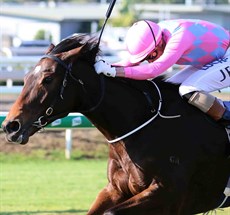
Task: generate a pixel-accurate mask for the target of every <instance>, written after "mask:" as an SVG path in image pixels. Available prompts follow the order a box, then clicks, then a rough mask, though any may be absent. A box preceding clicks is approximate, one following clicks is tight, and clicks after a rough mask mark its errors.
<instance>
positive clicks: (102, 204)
mask: <svg viewBox="0 0 230 215" xmlns="http://www.w3.org/2000/svg"><path fill="white" fill-rule="evenodd" d="M122 200H123V197H122V195H121V193H119V192H118V191H117V190H115V189H114V188H113V187H112V186H111V185H110V184H108V186H106V187H105V188H104V189H103V190H102V191H101V192H100V193H99V194H98V195H97V198H96V200H95V201H94V202H93V204H92V206H91V207H90V209H89V211H88V213H87V215H102V214H104V212H105V211H106V210H108V209H109V208H111V207H113V206H114V205H116V204H118V203H119V202H121V201H122Z"/></svg>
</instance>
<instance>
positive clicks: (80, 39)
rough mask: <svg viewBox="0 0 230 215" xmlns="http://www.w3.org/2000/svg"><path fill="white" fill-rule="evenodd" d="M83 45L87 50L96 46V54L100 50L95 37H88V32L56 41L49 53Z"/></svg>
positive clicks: (57, 52)
mask: <svg viewBox="0 0 230 215" xmlns="http://www.w3.org/2000/svg"><path fill="white" fill-rule="evenodd" d="M83 45H84V47H85V50H87V51H89V52H90V51H91V50H92V49H94V48H97V54H98V53H99V51H100V50H99V47H98V39H97V37H90V35H88V34H76V35H75V34H74V35H72V36H70V37H67V38H66V39H64V40H62V41H61V42H60V43H58V44H57V45H56V46H55V47H54V49H53V50H52V51H51V53H50V54H59V53H62V52H66V51H69V50H72V49H74V48H77V47H80V46H83Z"/></svg>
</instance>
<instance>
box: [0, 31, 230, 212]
mask: <svg viewBox="0 0 230 215" xmlns="http://www.w3.org/2000/svg"><path fill="white" fill-rule="evenodd" d="M99 55H100V50H99V47H98V44H97V39H96V38H93V37H90V38H88V36H87V35H78V36H72V37H70V38H67V39H65V40H63V41H61V42H60V43H59V44H58V45H56V46H54V45H53V44H51V45H50V47H49V49H48V50H47V52H46V54H45V55H44V56H43V57H42V58H41V59H40V61H39V62H38V63H37V65H36V66H35V67H34V69H33V70H32V71H30V72H29V73H28V74H27V75H26V76H25V79H24V82H25V84H24V87H23V90H22V92H21V94H20V95H19V97H18V98H17V100H16V101H15V103H14V104H13V106H12V108H11V110H10V111H9V113H8V115H7V117H6V119H5V121H4V122H3V123H2V128H3V130H4V131H5V133H6V138H7V140H8V141H9V142H17V143H20V144H26V143H27V142H28V140H29V137H30V136H31V135H33V134H34V133H36V132H37V131H38V130H40V129H42V128H43V127H45V126H46V125H47V124H49V123H51V122H52V121H54V120H56V119H58V118H61V117H64V116H66V115H67V114H68V113H70V112H80V113H82V114H83V115H85V116H86V117H87V118H88V119H89V120H90V121H91V122H92V123H93V124H94V125H95V126H96V128H97V129H98V130H99V131H100V132H101V133H102V134H103V135H104V136H105V138H106V139H107V140H108V142H109V143H108V147H109V159H108V170H107V176H108V184H107V185H106V186H105V188H104V189H103V190H102V191H101V192H100V193H99V194H98V195H97V197H96V199H95V201H94V203H93V204H92V206H91V207H90V209H89V211H88V213H87V214H88V215H101V214H103V215H130V214H132V215H190V214H196V213H202V212H203V213H204V212H207V211H209V210H213V209H215V208H216V207H218V206H219V204H220V202H219V200H220V197H221V196H222V194H223V191H224V189H225V186H226V184H227V181H228V177H229V173H230V159H228V155H229V141H228V137H227V134H226V131H225V129H224V128H223V127H221V126H220V125H218V124H217V123H215V122H213V121H212V120H211V119H210V118H208V116H206V115H205V114H204V113H202V112H201V111H199V110H198V109H196V108H195V107H192V106H191V105H189V104H187V102H186V101H184V100H183V99H182V98H181V97H180V96H179V93H178V85H175V84H172V83H168V82H166V81H164V79H163V78H155V79H154V80H151V81H150V80H146V81H136V80H131V79H126V78H109V77H106V76H103V75H102V74H101V75H98V74H97V73H96V72H95V69H94V63H95V61H96V58H97V57H98V56H99ZM92 183H93V181H92ZM222 206H223V207H228V206H230V203H229V202H228V201H226V202H225V204H223V205H222Z"/></svg>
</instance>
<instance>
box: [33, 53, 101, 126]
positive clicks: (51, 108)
mask: <svg viewBox="0 0 230 215" xmlns="http://www.w3.org/2000/svg"><path fill="white" fill-rule="evenodd" d="M44 58H49V59H52V60H54V61H55V62H57V63H58V64H59V65H61V66H62V67H63V68H64V69H65V75H64V79H63V81H62V86H61V89H60V94H59V95H57V96H56V98H55V100H54V101H53V103H52V104H51V105H50V106H49V107H48V108H47V109H46V111H45V115H43V116H40V117H39V118H38V120H37V121H35V122H33V126H35V127H37V128H43V127H45V126H46V125H47V124H48V120H47V117H49V119H50V120H51V119H52V118H54V119H56V118H61V117H63V116H65V115H66V114H68V112H65V113H59V114H55V116H53V117H52V118H50V117H51V115H52V113H53V111H54V107H55V105H56V103H57V101H58V98H59V96H60V98H61V99H62V100H64V96H63V94H64V90H65V87H66V86H67V78H68V76H70V77H71V79H72V80H73V81H75V82H76V83H78V84H80V86H81V87H82V89H83V91H84V92H85V93H86V94H87V90H86V89H85V86H84V82H83V81H82V80H81V79H80V78H76V77H74V76H73V74H72V63H69V64H66V63H65V62H64V61H63V60H61V59H60V58H58V57H56V56H55V55H50V54H46V55H43V56H42V57H41V59H44ZM100 85H101V95H100V98H99V100H98V102H97V103H96V104H95V105H94V106H92V107H90V108H88V109H87V110H84V109H82V110H78V111H79V112H82V113H88V112H92V111H94V110H95V109H97V108H98V107H99V106H100V104H101V103H102V100H103V98H104V93H105V84H104V76H103V75H100ZM59 116H60V117H59ZM50 120H49V121H50Z"/></svg>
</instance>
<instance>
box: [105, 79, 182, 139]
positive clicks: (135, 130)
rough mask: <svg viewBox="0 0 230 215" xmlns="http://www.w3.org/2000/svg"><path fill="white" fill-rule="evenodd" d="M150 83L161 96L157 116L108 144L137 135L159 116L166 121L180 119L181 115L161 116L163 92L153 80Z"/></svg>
mask: <svg viewBox="0 0 230 215" xmlns="http://www.w3.org/2000/svg"><path fill="white" fill-rule="evenodd" d="M150 82H151V83H152V84H153V85H154V87H155V88H156V90H157V93H158V96H159V100H158V108H157V111H156V114H155V115H154V116H153V117H152V118H150V119H149V120H147V121H146V122H145V123H143V124H141V125H140V126H138V127H137V128H135V129H133V130H131V131H129V132H128V133H126V134H124V135H122V136H120V137H117V138H115V139H113V140H107V142H108V143H116V142H118V141H121V140H123V139H125V138H126V137H129V136H130V135H132V134H134V133H136V132H137V131H139V130H141V129H142V128H144V127H145V126H147V125H148V124H149V123H151V122H152V121H153V120H154V119H156V117H157V116H160V117H162V118H166V119H172V118H178V117H180V116H181V115H175V116H164V115H162V114H161V112H160V111H161V107H162V103H163V101H162V95H161V91H160V89H159V87H158V86H157V84H156V83H155V82H154V81H153V80H150Z"/></svg>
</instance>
